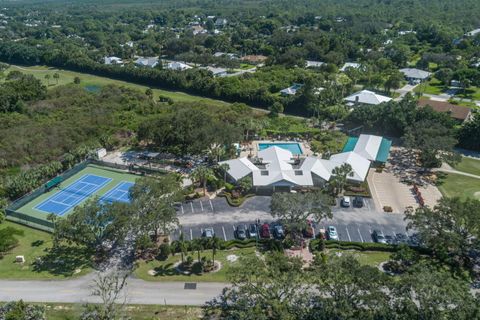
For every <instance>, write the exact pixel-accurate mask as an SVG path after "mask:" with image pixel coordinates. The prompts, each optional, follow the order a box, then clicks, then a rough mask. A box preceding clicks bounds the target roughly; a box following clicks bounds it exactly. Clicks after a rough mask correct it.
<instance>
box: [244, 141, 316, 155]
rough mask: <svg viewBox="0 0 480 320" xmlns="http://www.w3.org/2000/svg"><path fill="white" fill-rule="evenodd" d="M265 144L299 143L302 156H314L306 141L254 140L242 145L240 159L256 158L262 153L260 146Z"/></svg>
mask: <svg viewBox="0 0 480 320" xmlns="http://www.w3.org/2000/svg"><path fill="white" fill-rule="evenodd" d="M263 143H265V144H266V143H273V144H275V143H278V144H282V143H298V145H299V146H300V149H301V150H302V154H301V156H304V157H305V156H312V155H313V152H312V150H311V149H310V145H309V144H308V143H306V142H305V141H286V140H278V141H277V140H254V141H252V142H251V143H249V144H248V145H245V144H244V145H242V151H241V152H240V157H256V156H257V155H258V152H259V151H260V146H259V145H260V144H263Z"/></svg>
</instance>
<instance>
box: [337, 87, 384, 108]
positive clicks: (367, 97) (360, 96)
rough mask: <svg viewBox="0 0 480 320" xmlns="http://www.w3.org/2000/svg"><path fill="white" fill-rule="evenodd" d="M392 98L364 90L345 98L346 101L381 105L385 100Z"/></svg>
mask: <svg viewBox="0 0 480 320" xmlns="http://www.w3.org/2000/svg"><path fill="white" fill-rule="evenodd" d="M390 100H392V98H389V97H385V96H382V95H379V94H376V93H375V92H372V91H368V90H362V91H359V92H357V93H354V94H352V95H350V96H348V97H346V98H345V101H348V102H352V103H356V102H357V103H362V104H371V105H379V104H381V103H383V102H388V101H390Z"/></svg>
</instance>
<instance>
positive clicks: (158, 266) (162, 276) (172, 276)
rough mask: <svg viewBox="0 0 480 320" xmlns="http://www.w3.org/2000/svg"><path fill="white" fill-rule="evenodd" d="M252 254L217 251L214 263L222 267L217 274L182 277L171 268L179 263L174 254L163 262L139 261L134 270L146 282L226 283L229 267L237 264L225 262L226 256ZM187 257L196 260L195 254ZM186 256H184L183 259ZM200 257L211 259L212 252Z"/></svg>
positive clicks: (208, 251)
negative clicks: (154, 273) (153, 271)
mask: <svg viewBox="0 0 480 320" xmlns="http://www.w3.org/2000/svg"><path fill="white" fill-rule="evenodd" d="M253 254H255V248H245V249H231V250H222V251H220V250H218V251H217V254H216V255H215V262H217V261H219V262H220V263H221V265H222V268H221V269H220V270H219V271H218V272H213V273H207V274H191V275H182V274H179V273H178V272H177V271H176V270H175V268H174V267H173V266H174V264H175V263H177V262H180V261H181V256H180V254H176V255H174V256H169V257H168V258H167V260H165V261H158V260H153V261H150V262H145V261H139V264H138V268H137V269H136V270H135V275H136V276H137V277H138V278H140V279H143V280H146V281H188V282H192V281H193V282H226V281H227V277H226V275H227V272H228V270H229V268H230V266H232V265H235V264H238V263H239V262H238V261H235V262H229V261H227V256H229V255H236V256H237V257H238V258H240V257H242V256H248V255H253ZM188 255H190V256H192V258H193V259H195V260H196V259H197V252H190V253H189V254H188ZM188 255H185V257H187V256H188ZM200 256H201V257H206V258H207V259H212V250H204V251H203V252H202V253H201V254H200ZM150 270H155V271H156V272H157V274H156V275H155V276H152V275H149V274H148V272H149V271H150Z"/></svg>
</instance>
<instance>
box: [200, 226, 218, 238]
mask: <svg viewBox="0 0 480 320" xmlns="http://www.w3.org/2000/svg"><path fill="white" fill-rule="evenodd" d="M214 236H215V231H213V228H205V230H203V233H202V237H204V238H213V237H214Z"/></svg>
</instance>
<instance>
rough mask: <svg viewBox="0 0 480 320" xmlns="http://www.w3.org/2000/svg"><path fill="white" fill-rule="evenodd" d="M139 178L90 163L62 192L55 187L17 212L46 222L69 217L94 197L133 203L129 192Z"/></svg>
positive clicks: (61, 188)
mask: <svg viewBox="0 0 480 320" xmlns="http://www.w3.org/2000/svg"><path fill="white" fill-rule="evenodd" d="M137 178H138V176H136V175H133V174H130V173H128V172H125V171H121V170H117V169H113V168H108V167H103V166H99V165H94V164H89V165H88V166H86V167H85V168H83V169H81V170H80V171H79V172H77V173H75V174H73V175H72V176H70V177H68V178H66V179H65V180H64V181H63V182H62V183H61V184H60V189H59V188H52V189H50V190H48V191H46V192H44V193H42V194H40V195H39V196H37V197H35V198H33V199H32V200H30V201H29V202H28V203H26V204H25V205H23V206H22V207H20V208H18V209H16V210H15V211H16V212H18V213H21V214H24V215H28V216H31V217H33V218H37V219H42V220H46V219H47V217H48V215H49V214H50V213H53V214H55V215H58V216H62V217H65V216H67V215H69V214H70V213H72V212H73V210H74V209H75V208H76V207H78V206H82V205H84V203H85V201H87V200H88V199H91V198H93V197H99V199H100V201H105V202H107V203H111V202H117V201H119V202H129V201H130V198H129V189H130V188H131V187H132V186H133V185H134V184H135V181H136V179H137Z"/></svg>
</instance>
